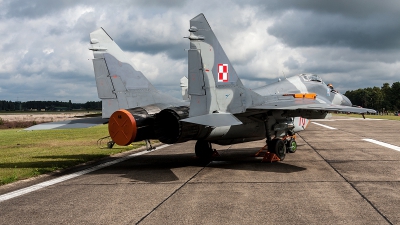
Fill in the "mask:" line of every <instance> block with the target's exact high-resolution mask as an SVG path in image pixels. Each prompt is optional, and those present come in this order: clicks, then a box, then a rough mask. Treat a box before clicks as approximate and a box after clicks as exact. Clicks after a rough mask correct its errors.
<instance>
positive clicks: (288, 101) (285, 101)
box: [248, 95, 376, 113]
mask: <svg viewBox="0 0 400 225" xmlns="http://www.w3.org/2000/svg"><path fill="white" fill-rule="evenodd" d="M248 109H256V110H263V109H264V110H297V109H302V110H324V111H338V112H351V113H367V112H368V113H376V111H375V110H373V109H367V108H359V107H351V106H345V105H335V104H329V103H325V102H323V101H321V100H318V99H309V98H294V97H292V96H282V95H281V96H267V97H266V101H265V103H263V104H261V105H258V106H251V107H249V108H248Z"/></svg>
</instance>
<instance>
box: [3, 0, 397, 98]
mask: <svg viewBox="0 0 400 225" xmlns="http://www.w3.org/2000/svg"><path fill="white" fill-rule="evenodd" d="M0 2H1V3H3V2H4V4H3V5H4V7H3V8H4V10H2V12H0V18H1V19H0V33H2V34H6V35H3V36H2V41H1V42H0V51H1V53H2V54H1V55H0V90H1V91H2V92H1V93H2V96H1V97H2V98H4V99H5V100H12V99H13V96H15V92H16V90H18V96H19V98H20V99H21V100H22V101H26V100H32V98H35V99H51V98H52V99H51V100H69V99H71V100H72V101H74V102H78V101H79V102H85V101H89V100H90V101H93V100H98V98H97V93H96V87H95V82H94V74H93V68H92V62H91V60H89V59H92V58H93V56H92V53H91V51H89V50H88V46H89V44H88V40H89V33H90V32H91V31H93V30H95V29H97V28H99V27H103V28H105V29H106V30H107V32H108V33H109V34H110V35H111V37H112V38H114V40H115V41H116V42H117V44H119V45H120V46H121V48H123V49H124V50H125V51H127V54H128V56H129V57H130V58H131V59H132V61H133V63H134V65H135V69H137V70H140V71H142V72H143V73H144V74H145V75H146V76H147V77H148V79H149V80H150V81H151V82H152V83H153V84H154V85H155V86H156V87H160V88H161V89H162V90H164V91H168V93H174V95H175V96H178V97H179V96H180V87H179V79H180V78H181V77H182V76H184V75H186V73H187V59H186V57H187V56H186V54H187V53H186V52H185V51H184V49H185V48H188V46H189V43H188V40H187V39H183V37H184V36H187V35H188V28H189V20H190V19H191V18H193V17H194V16H196V15H198V14H199V13H200V12H204V13H205V16H206V17H207V20H208V22H209V23H210V25H211V27H212V29H213V30H214V32H215V34H216V36H217V37H218V39H219V41H220V43H221V45H222V46H223V47H224V49H225V51H226V53H227V55H228V57H229V58H230V60H231V62H232V63H233V65H234V68H235V70H236V71H237V72H238V74H239V76H240V77H241V78H242V79H243V82H244V84H245V85H248V86H249V87H252V88H254V87H256V86H259V85H264V84H266V83H268V82H271V81H275V80H277V79H278V77H283V74H282V73H283V72H284V73H285V74H286V75H287V76H290V75H294V74H297V73H302V72H311V73H318V74H320V75H321V77H322V78H323V79H324V80H325V81H328V82H331V83H334V84H335V87H338V88H340V90H341V91H346V90H347V89H356V88H359V87H366V86H381V85H382V83H383V82H388V83H393V82H395V81H398V80H399V77H400V76H399V72H398V71H400V70H399V69H400V59H399V51H400V50H399V49H398V48H396V47H389V48H388V44H385V45H380V44H379V43H377V44H375V45H374V48H371V49H368V48H365V46H368V45H365V44H364V45H357V42H356V41H354V40H357V38H358V36H352V35H353V31H352V30H345V32H343V34H344V35H339V36H338V37H339V38H340V39H335V36H329V37H331V40H333V42H332V43H335V44H336V46H334V45H330V44H329V43H330V42H326V41H324V40H325V39H324V38H326V37H327V34H334V35H336V34H338V32H339V31H341V30H340V29H338V30H337V32H336V30H333V31H332V30H322V31H324V32H322V31H321V30H315V28H318V27H320V26H321V24H322V25H323V24H324V23H327V22H329V23H332V24H331V25H330V26H329V27H337V26H339V25H343V24H344V25H346V24H347V25H346V26H342V27H345V28H346V27H347V28H348V27H360V29H361V28H362V30H361V31H362V32H363V35H365V34H368V33H369V32H370V34H371V37H372V38H376V37H381V36H376V35H375V36H374V35H373V34H379V33H382V34H385V33H388V32H389V31H390V32H391V33H393V35H392V37H390V38H389V37H388V38H389V42H385V41H386V40H385V39H382V40H380V41H381V42H382V43H389V44H390V43H393V40H396V37H398V36H400V31H399V30H400V29H398V26H397V29H393V31H392V30H390V29H392V28H396V23H393V22H390V21H393V20H390V19H391V15H394V16H396V15H397V14H398V15H400V12H398V11H399V10H398V9H397V8H396V7H387V6H385V4H386V3H379V10H378V11H377V12H373V11H368V10H364V11H365V13H364V11H363V12H359V11H357V10H353V9H355V7H351V6H349V7H347V5H348V4H347V5H346V7H338V8H335V9H332V7H329V6H331V5H330V3H321V4H319V5H318V6H313V5H307V4H306V5H304V4H300V3H299V4H298V3H297V1H294V2H293V1H290V4H289V3H285V2H282V1H272V0H268V1H263V2H260V1H248V2H246V3H242V2H240V1H236V0H221V1H211V0H204V1H201V2H199V1H195V0H188V1H179V0H177V1H174V2H172V3H173V4H172V5H170V6H169V5H168V4H164V1H162V2H159V1H151V2H148V1H142V0H139V1H135V2H133V3H132V2H131V1H118V2H117V3H110V2H109V1H102V0H98V1H89V2H82V3H79V2H59V3H54V2H53V1H47V2H44V1H39V2H36V4H37V5H39V6H40V7H36V8H35V7H30V5H35V4H33V3H35V1H30V3H32V4H27V3H26V2H25V1H17V0H15V1H10V2H6V1H1V0H0ZM158 3H163V4H158ZM21 4H24V6H25V7H24V8H19V7H18V6H19V5H21ZM349 4H350V3H349ZM353 4H354V5H356V4H359V3H358V2H356V3H353ZM364 4H366V9H372V8H375V7H376V4H375V3H372V2H366V3H364ZM9 7H13V8H9ZM21 9H23V10H22V11H21ZM357 9H358V8H357ZM386 11H387V13H386ZM371 12H373V13H372V14H373V17H371V15H370V14H371ZM386 14H387V15H386ZM337 15H339V16H337ZM321 18H322V19H321ZM332 18H339V19H340V21H339V20H338V21H334V20H331V19H332ZM360 18H361V19H360ZM395 18H397V17H395ZM346 21H350V22H349V23H347V22H346ZM365 21H374V26H367V27H368V29H364V28H365V27H366V22H365ZM385 21H389V22H388V23H386V22H385ZM294 23H296V24H303V23H304V24H305V27H304V29H302V28H301V27H297V28H296V27H293V26H294V25H296V24H294ZM379 24H388V25H387V26H379ZM291 25H293V26H291ZM358 25H360V26H358ZM367 25H368V24H367ZM270 28H274V29H275V30H274V31H275V32H270V33H269V32H268V30H269V29H270ZM289 28H290V29H289ZM369 29H370V30H369ZM328 31H329V32H331V33H329V32H328ZM327 32H328V33H327ZM335 32H336V33H335ZM280 35H281V36H280ZM300 38H301V39H300ZM346 38H348V40H347V39H346ZM383 38H384V36H383ZM313 40H315V41H317V42H318V43H316V44H314V43H313ZM372 40H373V39H372ZM397 40H400V38H398V39H397ZM340 41H342V42H345V44H341V42H340ZM296 43H300V44H302V43H306V44H307V45H306V46H302V45H299V46H297V45H295V44H296ZM321 43H322V44H321ZM360 46H361V47H362V48H361V47H360ZM380 46H383V47H382V48H380Z"/></svg>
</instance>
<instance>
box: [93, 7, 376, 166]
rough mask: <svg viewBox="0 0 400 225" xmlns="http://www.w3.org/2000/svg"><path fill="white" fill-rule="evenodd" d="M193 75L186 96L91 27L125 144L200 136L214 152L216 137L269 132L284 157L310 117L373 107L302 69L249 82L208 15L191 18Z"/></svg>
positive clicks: (235, 139) (230, 140) (200, 151)
mask: <svg viewBox="0 0 400 225" xmlns="http://www.w3.org/2000/svg"><path fill="white" fill-rule="evenodd" d="M186 38H187V39H188V41H189V44H190V49H189V50H188V80H187V81H185V79H183V80H181V87H182V88H183V89H182V90H183V91H182V95H183V96H184V99H185V100H180V99H176V98H173V97H171V96H168V95H166V94H163V93H160V92H159V91H157V90H156V89H155V88H154V86H153V85H152V84H151V83H150V82H149V81H148V80H147V79H146V77H145V76H144V75H143V74H142V73H141V72H140V71H137V70H135V69H134V67H133V64H132V63H131V62H130V60H129V58H128V57H127V56H126V55H125V53H124V52H123V51H122V50H121V49H120V48H119V47H118V45H117V44H116V43H115V42H114V41H113V39H112V38H111V37H110V36H109V35H108V34H107V33H106V32H105V30H104V29H98V30H96V31H94V32H92V33H90V44H91V47H90V48H89V49H90V50H92V51H93V56H94V59H93V67H94V74H95V79H96V85H97V91H98V97H99V98H100V99H101V100H102V118H103V120H108V130H109V134H110V137H111V138H112V141H113V142H115V143H116V144H118V145H129V144H130V143H132V142H136V141H141V140H147V139H158V140H159V141H161V142H163V143H166V144H174V143H180V142H186V141H189V140H197V142H196V145H195V153H196V155H197V156H198V157H201V158H209V157H211V156H212V155H213V154H214V150H213V149H212V144H213V143H215V144H219V145H231V144H235V143H243V142H249V141H255V140H261V139H266V144H267V147H268V151H269V152H272V153H274V154H276V156H277V157H278V158H279V159H280V160H283V159H284V158H285V155H286V153H287V152H294V151H295V150H296V149H295V147H296V143H295V140H294V138H293V137H294V135H295V133H296V132H299V131H301V130H304V129H305V127H306V126H307V124H308V122H309V120H310V119H321V118H325V117H327V115H328V114H329V113H330V112H335V111H336V112H352V113H367V112H375V111H374V110H372V109H365V108H357V107H352V104H351V102H350V100H349V99H348V98H347V97H345V96H344V95H342V94H340V93H339V92H337V91H335V90H334V89H333V88H331V87H329V86H327V85H326V84H325V83H324V82H323V81H322V79H321V78H320V77H319V76H318V75H315V74H299V75H296V76H293V77H290V78H287V79H283V80H281V81H279V82H276V83H273V84H270V85H266V86H263V87H260V88H256V89H252V90H250V89H248V88H246V87H244V85H243V84H242V82H241V80H240V78H239V76H238V74H237V73H236V71H235V69H234V67H233V65H232V64H231V62H230V61H229V59H228V57H227V55H226V54H225V52H224V50H223V48H222V47H221V45H220V43H219V41H218V39H217V38H216V36H215V34H214V32H213V31H212V29H211V27H210V25H209V23H208V22H207V20H206V18H205V17H204V15H203V14H199V15H198V16H196V17H194V18H193V19H191V20H190V28H189V35H188V36H187V37H186Z"/></svg>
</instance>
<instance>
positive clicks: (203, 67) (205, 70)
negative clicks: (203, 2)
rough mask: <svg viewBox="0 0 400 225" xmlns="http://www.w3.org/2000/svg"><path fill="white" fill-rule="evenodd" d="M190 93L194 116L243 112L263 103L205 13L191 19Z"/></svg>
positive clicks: (189, 53)
mask: <svg viewBox="0 0 400 225" xmlns="http://www.w3.org/2000/svg"><path fill="white" fill-rule="evenodd" d="M189 32H190V35H189V37H188V39H189V40H190V49H189V51H188V64H189V65H188V79H189V89H188V93H189V95H190V96H191V101H190V116H191V117H193V116H199V115H205V114H210V113H215V112H226V113H232V114H236V113H241V112H245V111H246V108H248V107H249V106H251V105H252V104H254V101H257V102H258V101H260V102H261V101H262V99H261V96H259V95H258V94H256V93H254V92H252V91H251V90H248V89H246V88H245V87H244V86H243V84H242V82H241V80H240V79H239V77H238V75H237V73H236V71H235V69H234V68H233V66H232V64H231V62H230V61H229V59H228V57H227V56H226V54H225V52H224V50H223V49H222V47H221V45H220V43H219V42H218V39H217V38H216V36H215V34H214V32H213V31H212V29H211V27H210V25H209V24H208V22H207V20H206V18H205V17H204V15H203V14H199V15H198V16H196V17H194V18H193V19H191V20H190V29H189Z"/></svg>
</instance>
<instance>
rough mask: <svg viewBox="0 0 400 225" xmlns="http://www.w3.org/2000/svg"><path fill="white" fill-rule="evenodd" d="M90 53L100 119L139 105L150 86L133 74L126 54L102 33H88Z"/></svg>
mask: <svg viewBox="0 0 400 225" xmlns="http://www.w3.org/2000/svg"><path fill="white" fill-rule="evenodd" d="M90 44H91V46H90V48H89V49H90V50H92V51H93V56H94V59H93V68H94V73H95V78H96V86H97V93H98V96H99V98H100V99H102V104H103V106H102V108H103V109H102V114H103V115H102V117H103V118H109V117H110V115H111V114H112V113H113V112H114V111H116V110H118V109H121V108H122V109H128V108H133V107H137V106H141V105H143V104H148V101H146V102H144V101H145V100H146V99H148V97H147V98H142V95H148V92H151V91H154V90H155V89H154V87H153V85H152V84H151V83H150V82H149V81H148V80H147V79H146V77H145V76H144V75H143V74H142V73H141V72H140V71H136V70H135V69H134V67H133V65H132V63H131V62H130V61H129V58H128V57H127V55H126V54H125V53H124V52H123V51H122V50H121V49H120V48H119V46H118V45H117V44H116V43H115V42H114V41H113V39H112V38H111V37H110V36H109V35H108V34H107V33H106V32H105V30H103V28H101V29H98V30H96V31H93V32H92V33H90Z"/></svg>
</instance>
